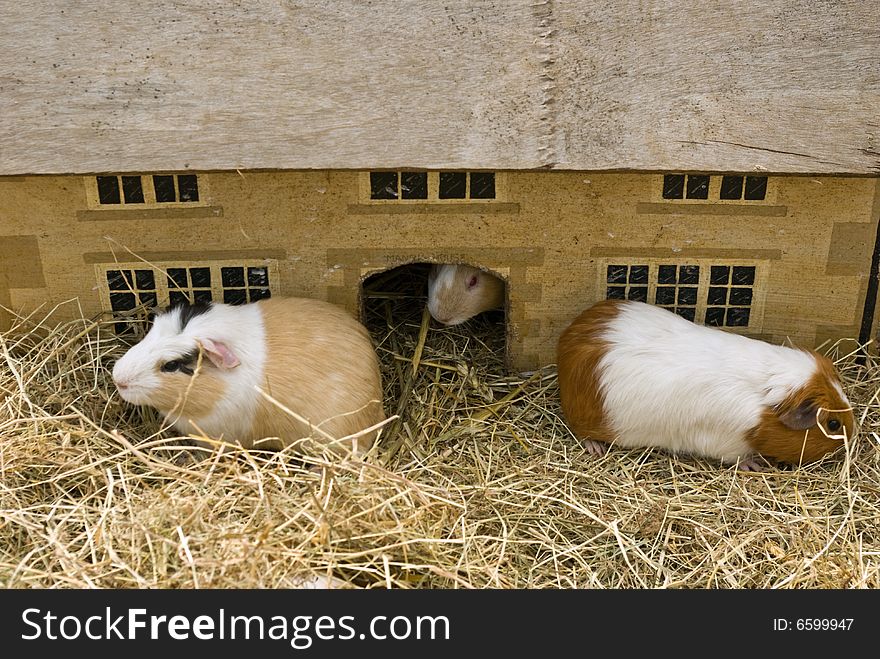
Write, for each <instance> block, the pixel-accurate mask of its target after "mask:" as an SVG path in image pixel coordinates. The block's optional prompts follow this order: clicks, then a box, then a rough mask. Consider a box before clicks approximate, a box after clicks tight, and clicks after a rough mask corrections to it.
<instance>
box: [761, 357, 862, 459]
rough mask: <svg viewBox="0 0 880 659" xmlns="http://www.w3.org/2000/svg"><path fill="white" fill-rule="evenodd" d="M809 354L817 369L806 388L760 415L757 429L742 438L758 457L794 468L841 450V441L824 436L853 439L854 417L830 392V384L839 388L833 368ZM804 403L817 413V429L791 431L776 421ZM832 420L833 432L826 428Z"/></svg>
mask: <svg viewBox="0 0 880 659" xmlns="http://www.w3.org/2000/svg"><path fill="white" fill-rule="evenodd" d="M811 354H812V355H813V357H814V358H815V359H816V365H817V368H816V372H815V373H814V375H813V376H812V377H811V378H810V379H809V380H808V381H807V384H806V385H804V386H803V387H802V388H800V389H798V390H797V391H795V392H793V393H792V394H791V395H790V396H789V397H788V398H786V399H785V400H784V401H782V403H780V404H779V405H778V406H777V407H776V409H775V410H770V409H768V410H767V411H766V412H764V414H763V415H762V417H761V420H760V422H759V423H758V425H757V426H755V428H753V429H752V430H751V432H749V434H748V435H747V436H746V441H747V442H748V443H749V444H750V445H751V446H752V447H753V448H754V449H755V450H756V451H758V452H759V453H760V454H761V455H764V456H767V457H772V458H776V459H777V460H783V461H785V462H791V463H794V464H800V463H807V462H814V461H816V460H818V459H820V458H821V457H822V456H824V455H826V454H827V453H831V452H833V451H836V450H837V449H839V448H840V447H841V446H843V440H842V439H836V438H834V437H829V436H827V435H843V434H844V433H846V436H847V438H850V439H851V438H852V437H853V433H854V430H855V417H854V415H853V412H852V410H851V409H850V406H849V405H848V404H847V403H845V402H844V401H843V399H842V398H841V396H840V394H839V393H838V392H837V390H836V389H835V388H834V385H833V383H835V382H836V383H837V384H838V385H839V384H840V378H839V376H838V375H837V371H836V369H835V368H834V364H832V363H831V360H830V359H828V358H827V357H825V356H823V355H820V354H818V353H811ZM807 401H810V402H812V403H813V405H814V406H815V408H816V409H818V410H819V414H818V418H819V423H820V424H821V427H820V426H818V425H814V426H812V427H811V428H808V429H807V430H793V429H791V428H789V427H788V426H786V425H785V424H784V423H783V422H782V421H781V420H780V416H781V415H785V414H787V413H791V412H793V411H794V410H797V409H798V408H799V407H800V406H801V405H802V404H804V403H805V402H807ZM832 419H834V420H836V421H837V422H838V423H840V426H841V427H840V428H838V429H837V430H833V431H832V430H831V429H830V428H829V427H828V423H829V422H830V421H831V420H832ZM823 430H824V432H823Z"/></svg>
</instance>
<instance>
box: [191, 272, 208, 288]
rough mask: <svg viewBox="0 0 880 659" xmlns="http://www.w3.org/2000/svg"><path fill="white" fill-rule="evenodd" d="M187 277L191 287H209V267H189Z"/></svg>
mask: <svg viewBox="0 0 880 659" xmlns="http://www.w3.org/2000/svg"><path fill="white" fill-rule="evenodd" d="M189 278H190V280H191V281H192V285H193V288H210V286H211V268H190V269H189Z"/></svg>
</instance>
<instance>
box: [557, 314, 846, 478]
mask: <svg viewBox="0 0 880 659" xmlns="http://www.w3.org/2000/svg"><path fill="white" fill-rule="evenodd" d="M557 368H558V373H559V394H560V398H561V402H562V411H563V414H564V416H565V419H566V421H567V423H568V425H569V427H570V428H571V430H572V432H574V434H575V435H576V436H577V437H578V438H579V439H581V440H583V441H584V442H585V445H586V446H587V448H588V449H589V450H591V451H592V452H594V453H599V454H602V453H604V452H605V450H606V449H607V446H608V443H610V442H614V443H615V444H618V445H620V446H624V447H649V446H654V447H659V448H664V449H667V450H669V451H671V452H674V453H689V454H692V455H699V456H705V457H709V458H717V459H720V460H721V461H722V462H724V463H733V462H736V461H737V460H739V461H740V465H741V468H742V469H745V470H750V469H752V470H759V469H760V468H761V467H760V464H759V462H758V460H757V456H758V455H762V456H765V457H770V458H775V459H777V460H782V461H785V462H791V463H794V464H799V463H802V462H803V463H806V462H811V461H814V460H818V459H819V458H821V457H822V456H823V455H825V454H826V453H829V452H831V451H834V450H836V449H838V448H840V447H841V446H842V445H843V443H844V435H845V436H846V437H848V438H852V437H853V430H854V418H853V413H852V408H851V406H850V403H849V401H848V400H847V398H846V395H845V394H844V392H843V389H842V388H841V385H840V379H839V378H838V375H837V373H836V371H835V369H834V366H833V364H832V363H831V361H830V360H829V359H828V358H826V357H824V356H822V355H819V354H818V353H815V352H812V351H806V350H799V349H795V348H788V347H785V346H775V345H771V344H769V343H765V342H763V341H758V340H756V339H750V338H747V337H744V336H739V335H737V334H732V333H729V332H725V331H722V330H719V329H715V328H710V327H702V326H699V325H695V324H694V323H692V322H690V321H688V320H685V319H684V318H681V317H679V316H677V315H675V314H674V313H672V312H671V311H666V310H665V309H661V308H659V307H653V306H651V305H648V304H645V303H643V302H634V301H624V300H605V301H602V302H599V303H598V304H596V305H594V306H592V307H591V308H589V309H587V310H586V311H584V312H583V313H581V315H580V316H578V317H577V318H576V319H575V320H574V321H573V322H572V323H571V325H569V327H568V328H567V329H566V330H565V331H564V332H563V333H562V335H561V336H560V338H559V343H558V346H557Z"/></svg>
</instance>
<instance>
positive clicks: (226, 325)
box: [113, 298, 385, 451]
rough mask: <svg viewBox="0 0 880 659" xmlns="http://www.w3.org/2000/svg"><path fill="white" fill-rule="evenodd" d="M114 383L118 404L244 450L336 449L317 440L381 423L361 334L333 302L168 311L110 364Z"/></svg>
mask: <svg viewBox="0 0 880 659" xmlns="http://www.w3.org/2000/svg"><path fill="white" fill-rule="evenodd" d="M113 380H114V382H115V383H116V387H117V389H118V390H119V393H120V395H121V396H122V398H123V399H124V400H126V401H128V402H129V403H132V404H135V405H149V406H151V407H154V408H156V409H158V410H159V411H160V412H162V413H163V414H164V415H165V417H166V419H167V421H168V422H170V423H171V424H172V425H173V426H174V427H175V428H176V429H177V430H178V431H180V432H183V433H192V434H198V433H200V432H203V433H205V434H206V435H207V436H208V437H210V438H211V439H222V440H224V441H227V442H231V443H237V444H240V445H241V446H243V447H244V448H252V447H253V446H254V444H255V443H256V442H258V444H257V447H258V448H270V449H272V448H281V447H282V446H287V445H289V444H290V443H291V442H294V441H296V440H298V439H301V438H304V437H309V436H311V437H314V438H315V439H316V440H318V441H320V442H321V443H323V444H332V443H333V442H332V441H331V440H330V439H329V438H327V437H326V436H325V435H324V434H323V433H327V434H329V435H330V436H332V437H333V438H337V439H338V438H342V437H346V436H349V435H354V434H356V433H358V432H360V431H362V430H364V429H365V428H369V427H371V426H373V425H375V424H377V423H380V422H381V421H382V420H383V419H384V418H385V414H384V410H383V405H382V383H381V375H380V372H379V363H378V359H377V357H376V352H375V350H374V348H373V344H372V341H371V339H370V336H369V334H368V333H367V330H366V328H364V326H363V325H361V324H360V323H359V322H358V321H357V320H355V319H354V318H353V317H352V316H351V315H349V314H348V313H347V312H346V311H345V310H343V309H342V308H340V307H338V306H336V305H335V304H331V303H329V302H323V301H320V300H312V299H307V298H270V299H266V300H260V301H259V302H255V303H252V304H245V305H240V306H231V305H228V304H207V305H203V304H202V305H193V306H177V307H171V308H170V309H168V310H167V311H165V312H163V313H161V314H159V315H157V316H156V318H155V320H154V322H153V326H152V327H151V328H150V331H149V332H148V333H147V335H146V336H145V337H144V338H143V340H142V341H140V342H139V343H137V344H136V345H134V346H133V347H132V348H131V349H130V350H129V351H128V352H126V353H125V354H124V355H123V356H122V357H121V358H120V359H119V361H117V362H116V365H115V366H114V368H113ZM257 388H260V389H262V390H263V391H265V392H266V393H267V394H268V395H270V396H271V397H272V398H275V399H276V400H277V401H279V402H280V403H281V404H283V405H284V406H285V407H287V408H288V409H290V410H292V411H293V412H295V413H296V414H297V415H299V416H300V417H303V418H304V419H307V420H308V422H309V423H310V424H312V425H314V426H316V427H318V428H319V429H320V431H323V433H321V432H318V433H316V432H312V431H311V429H310V428H309V425H308V424H306V423H303V422H302V421H300V420H297V419H296V418H295V417H293V416H292V415H290V414H288V413H286V412H285V411H283V410H281V409H279V408H278V407H277V406H276V405H274V404H273V403H271V402H270V401H268V400H267V399H266V398H265V397H264V396H262V395H261V394H260V392H259V391H258V390H257ZM376 434H377V431H375V430H374V431H371V432H370V433H367V434H364V435H362V436H361V437H359V438H358V439H357V440H356V441H357V444H356V448H357V449H358V450H359V451H363V450H366V449H368V448H369V447H370V446H371V445H372V443H373V441H374V440H375V437H376ZM264 438H278V439H276V440H274V441H267V442H261V441H259V440H262V439H264ZM334 448H338V449H340V450H342V451H344V450H351V448H352V445H351V442H350V441H349V442H347V443H345V445H344V446H342V447H338V446H337V447H334Z"/></svg>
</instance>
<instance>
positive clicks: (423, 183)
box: [400, 172, 428, 199]
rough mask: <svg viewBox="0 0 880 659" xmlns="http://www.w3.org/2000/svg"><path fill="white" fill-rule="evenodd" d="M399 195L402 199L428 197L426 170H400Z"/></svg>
mask: <svg viewBox="0 0 880 659" xmlns="http://www.w3.org/2000/svg"><path fill="white" fill-rule="evenodd" d="M400 197H401V198H402V199H427V198H428V173H427V172H401V173H400Z"/></svg>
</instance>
